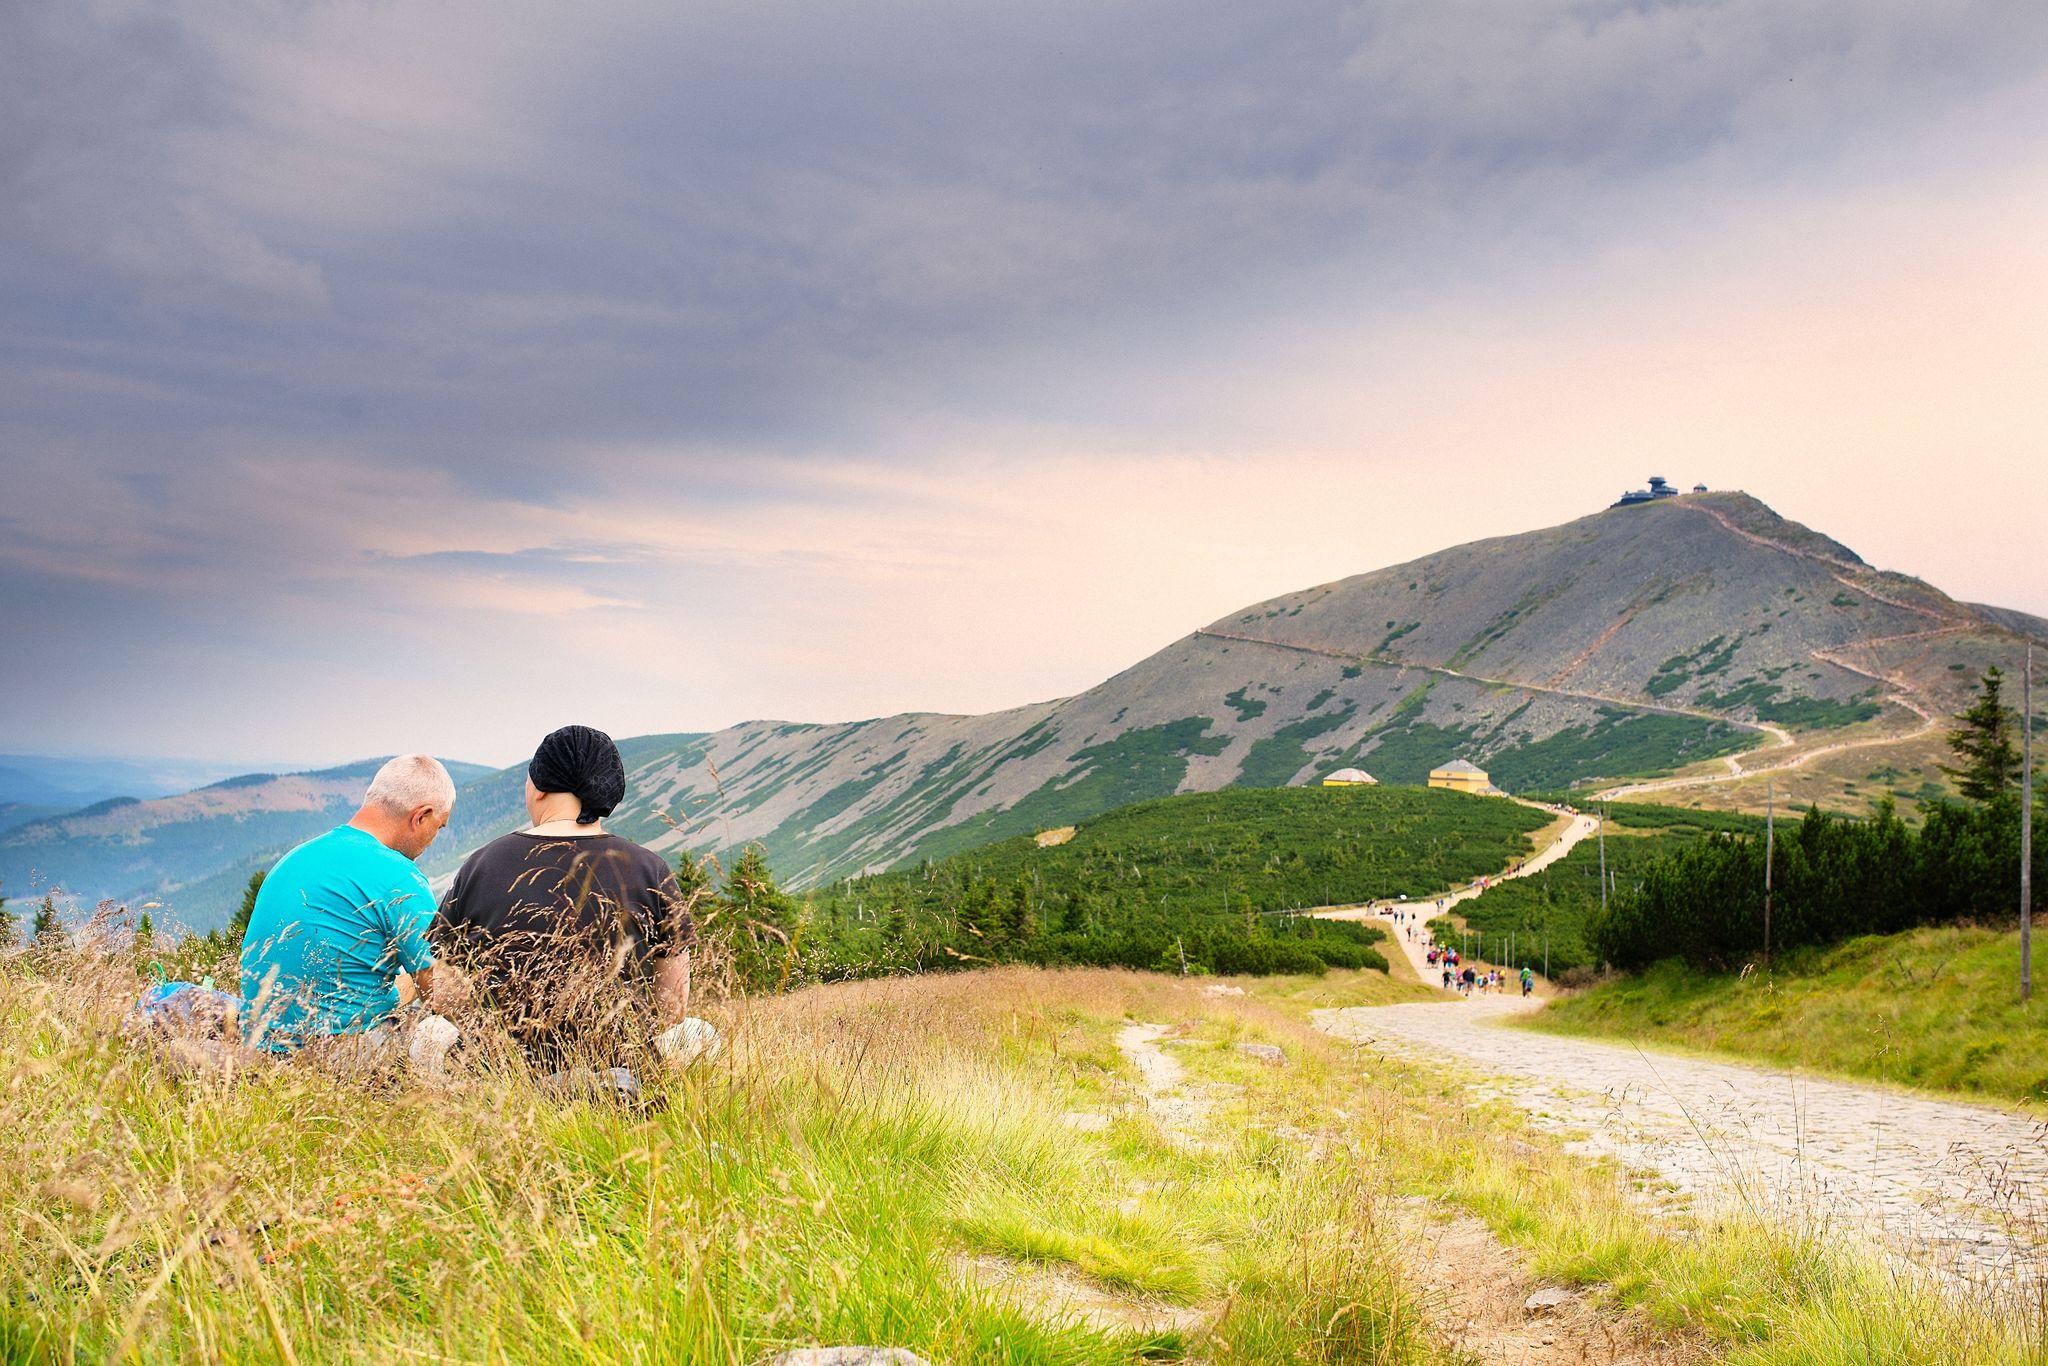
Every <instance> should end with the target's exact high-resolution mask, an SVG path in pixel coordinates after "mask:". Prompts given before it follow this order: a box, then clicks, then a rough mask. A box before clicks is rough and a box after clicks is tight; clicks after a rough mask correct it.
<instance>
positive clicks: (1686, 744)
mask: <svg viewBox="0 0 2048 1366" xmlns="http://www.w3.org/2000/svg"><path fill="white" fill-rule="evenodd" d="M1425 696H1426V693H1425V692H1424V690H1420V689H1418V690H1417V691H1416V692H1414V693H1410V694H1409V695H1408V696H1407V697H1406V698H1404V699H1402V703H1401V705H1400V706H1399V707H1397V708H1396V709H1395V711H1394V713H1393V714H1392V715H1391V716H1390V717H1389V718H1388V720H1387V721H1386V722H1385V723H1384V724H1382V725H1380V726H1379V727H1377V728H1376V729H1374V730H1372V731H1369V732H1367V734H1366V735H1365V736H1364V737H1363V738H1362V739H1361V740H1360V741H1359V742H1358V744H1356V745H1354V746H1353V747H1352V748H1351V749H1350V750H1349V751H1347V752H1346V753H1345V754H1344V755H1343V756H1342V762H1345V763H1361V762H1362V763H1364V764H1365V765H1366V766H1367V767H1368V768H1369V769H1370V770H1371V771H1372V774H1373V776H1374V777H1376V778H1378V779H1379V780H1380V781H1382V782H1392V783H1426V782H1428V781H1429V772H1430V770H1431V769H1433V768H1437V767H1439V766H1441V765H1443V764H1445V763H1447V762H1449V761H1450V760H1452V759H1455V758H1465V759H1473V760H1475V761H1477V762H1478V763H1479V764H1480V766H1481V767H1483V768H1485V769H1486V771H1487V775H1488V776H1489V777H1491V778H1492V779H1493V781H1494V783H1495V785H1496V786H1499V787H1501V788H1503V789H1505V790H1507V791H1509V792H1528V791H1533V790H1538V789H1549V788H1562V787H1564V786H1565V785H1567V784H1570V783H1573V782H1580V781H1585V780H1586V779H1587V778H1588V775H1591V774H1600V775H1602V776H1604V777H1611V778H1621V777H1645V776H1653V775H1661V774H1665V773H1669V772H1670V771H1671V770H1673V769H1675V768H1681V767H1683V766H1685V765H1687V764H1695V763H1699V762H1700V761H1701V760H1704V759H1718V758H1720V757H1722V756H1723V755H1728V754H1739V753H1741V752H1742V751H1743V750H1746V749H1750V748H1753V747H1754V746H1756V745H1758V744H1761V743H1762V742H1763V738H1764V737H1763V736H1761V735H1759V734H1757V733H1756V732H1755V731H1750V730H1744V729H1743V728H1741V727H1739V726H1735V725H1731V724H1729V723H1728V722H1725V721H1707V720H1702V719H1700V718H1697V717H1691V716H1668V715H1664V714H1661V713H1655V712H1631V711H1623V710H1620V709H1618V708H1613V707H1602V708H1601V709H1600V712H1599V715H1598V718H1597V719H1596V720H1595V721H1594V722H1593V724H1592V725H1590V726H1568V727H1566V728H1565V729H1563V730H1560V731H1558V732H1556V733H1555V734H1552V735H1548V736H1545V737H1544V738H1543V739H1541V740H1527V739H1523V740H1506V741H1505V742H1504V737H1505V736H1506V735H1507V732H1508V729H1509V726H1510V723H1512V722H1513V721H1515V720H1516V719H1518V718H1519V717H1520V716H1521V714H1522V711H1523V710H1525V709H1524V708H1518V709H1517V710H1516V711H1514V712H1513V713H1510V714H1509V715H1508V716H1507V717H1504V718H1502V720H1501V721H1500V722H1499V723H1498V724H1497V725H1494V726H1493V727H1492V728H1490V729H1489V728H1486V727H1483V726H1480V725H1466V726H1443V725H1438V724H1436V723H1434V722H1428V721H1422V720H1420V719H1418V718H1419V717H1420V715H1421V710H1422V707H1421V702H1422V699H1423V698H1424V697H1425Z"/></svg>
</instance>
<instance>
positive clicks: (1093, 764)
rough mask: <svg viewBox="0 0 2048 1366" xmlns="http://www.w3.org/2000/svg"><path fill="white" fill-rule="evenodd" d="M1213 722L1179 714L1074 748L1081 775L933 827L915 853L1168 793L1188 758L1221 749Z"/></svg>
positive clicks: (951, 850) (950, 850)
mask: <svg viewBox="0 0 2048 1366" xmlns="http://www.w3.org/2000/svg"><path fill="white" fill-rule="evenodd" d="M1214 724H1215V722H1214V721H1213V720H1212V719H1211V718H1210V717H1207V716H1184V717H1182V718H1181V719H1180V720H1178V721H1168V722H1166V723H1164V724H1162V725H1157V726H1143V727H1140V728H1138V729H1135V730H1127V731H1125V732H1123V734H1121V735H1118V736H1116V737H1115V738H1114V739H1111V740H1105V741H1103V742H1102V743H1101V744H1095V745H1090V746H1088V747H1087V748H1085V749H1082V750H1078V751H1076V752H1075V753H1074V755H1073V756H1072V762H1073V763H1074V764H1075V765H1077V766H1078V768H1079V770H1080V773H1079V776H1078V777H1075V776H1072V775H1071V774H1069V775H1062V776H1061V777H1059V778H1057V779H1055V780H1053V781H1052V782H1049V783H1047V784H1046V785H1045V786H1043V787H1041V788H1039V789H1038V790H1037V791H1035V792H1032V793H1030V794H1028V795H1027V796H1025V797H1024V799H1023V800H1022V801H1019V802H1018V803H1017V804H1016V805H1014V806H1010V807H1007V808H1005V809H1004V810H1001V811H996V812H991V813H989V814H987V815H986V816H973V817H970V818H969V819H967V820H965V821H963V822H961V823H960V824H958V825H953V826H949V827H947V828H945V829H942V830H938V831H935V832H933V833H932V834H931V835H929V836H928V837H926V838H925V839H923V840H920V841H919V842H918V845H917V849H916V851H915V853H914V854H913V855H912V857H914V858H945V857H947V856H949V855H952V854H957V853H960V852H962V851H964V850H968V849H973V848H976V847H978V846H980V845H983V844H987V843H989V842H990V841H992V840H1000V839H1004V838H1007V837H1008V836H1011V835H1016V834H1020V833H1023V832H1025V831H1038V830H1044V829H1047V828H1049V827H1052V826H1057V825H1070V824H1072V823H1073V822H1075V821H1080V820H1086V819H1087V818H1088V817H1090V816H1095V815H1100V814H1101V813H1102V812H1104V811H1110V810H1114V809H1115V808H1117V807H1119V806H1128V805H1130V804H1131V803H1133V802H1141V801H1144V800H1146V799H1147V798H1150V797H1164V796H1167V795H1169V794H1170V793H1172V792H1174V791H1175V790H1176V789H1177V788H1179V787H1180V785H1181V782H1182V780H1183V779H1185V778H1186V777H1187V774H1188V758H1189V756H1191V755H1195V754H1221V753H1222V752H1223V750H1224V748H1225V746H1227V745H1228V744H1229V743H1230V741H1229V739H1228V737H1226V736H1220V735H1219V736H1211V735H1210V734H1209V727H1210V726H1212V725H1214ZM949 806H950V804H949Z"/></svg>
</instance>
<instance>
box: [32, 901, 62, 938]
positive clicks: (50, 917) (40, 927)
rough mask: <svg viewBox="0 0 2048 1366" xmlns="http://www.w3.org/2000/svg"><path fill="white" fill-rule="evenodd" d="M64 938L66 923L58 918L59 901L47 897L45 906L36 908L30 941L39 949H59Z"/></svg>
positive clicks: (44, 902)
mask: <svg viewBox="0 0 2048 1366" xmlns="http://www.w3.org/2000/svg"><path fill="white" fill-rule="evenodd" d="M63 938H64V922H63V921H61V920H59V919H58V918H57V899H56V897H54V896H45V897H44V898H43V904H42V905H40V906H38V907H36V918H35V923H34V925H33V926H32V927H31V928H30V931H29V940H30V942H31V943H32V944H34V945H35V946H36V947H37V948H44V949H50V948H59V947H62V943H61V941H62V940H63Z"/></svg>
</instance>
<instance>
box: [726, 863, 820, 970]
mask: <svg viewBox="0 0 2048 1366" xmlns="http://www.w3.org/2000/svg"><path fill="white" fill-rule="evenodd" d="M718 899H719V904H720V906H721V908H722V909H724V910H725V911H726V912H727V913H728V914H729V916H730V918H731V927H730V929H729V930H728V931H727V932H726V935H725V941H726V943H728V944H729V945H730V946H731V949H732V962H733V971H734V972H735V973H736V974H737V975H738V976H739V978H740V980H741V981H743V982H745V983H747V984H748V985H750V986H753V987H778V988H779V987H783V986H787V985H789V984H790V983H791V982H792V981H793V980H795V979H796V978H797V977H798V976H799V975H800V970H801V967H802V961H801V957H800V942H799V941H800V938H801V934H802V925H801V923H800V922H801V920H802V909H801V908H800V907H799V906H798V905H797V903H796V901H795V899H794V898H792V897H790V896H789V895H788V894H787V893H785V892H784V891H783V890H782V889H781V888H780V887H778V886H777V885H776V883H775V875H774V874H773V873H772V872H770V871H769V868H768V855H767V853H766V851H764V850H763V849H762V848H761V846H760V845H758V844H750V845H748V846H747V847H746V848H745V849H744V850H742V851H741V852H740V856H739V858H738V859H736V860H734V862H733V865H732V868H731V870H730V871H728V872H727V873H726V876H725V887H724V888H723V890H722V891H721V892H720V894H719V898H718Z"/></svg>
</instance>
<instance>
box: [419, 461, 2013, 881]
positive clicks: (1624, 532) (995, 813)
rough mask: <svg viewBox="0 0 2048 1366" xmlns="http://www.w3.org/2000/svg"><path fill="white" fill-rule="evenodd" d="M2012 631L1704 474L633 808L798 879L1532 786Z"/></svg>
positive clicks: (1905, 681) (1927, 691) (1980, 650)
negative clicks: (1253, 798)
mask: <svg viewBox="0 0 2048 1366" xmlns="http://www.w3.org/2000/svg"><path fill="white" fill-rule="evenodd" d="M2018 632H2027V633H2029V634H2031V635H2032V636H2034V637H2035V638H2037V639H2041V640H2044V641H2048V622H2042V621H2041V620H2040V619H2038V618H2032V617H2027V616H2025V615H2024V614H2020V613H2012V612H2004V611H1999V610H1995V609H1992V610H1987V609H1982V608H1976V607H1972V606H1970V605H1968V604H1964V603H1959V602H1956V601H1954V600H1953V599H1951V598H1949V597H1947V596H1946V595H1945V594H1943V593H1941V592H1940V591H1938V590H1937V589H1934V588H1932V587H1931V586H1929V585H1927V584H1925V583H1922V582H1920V581H1918V580H1916V579H1911V578H1907V577H1905V576H1903V575H1898V574H1892V573H1886V572H1883V571H1879V570H1875V569H1872V568H1871V567H1870V566H1868V565H1866V564H1864V563H1863V562H1862V561H1861V560H1860V559H1859V558H1858V557H1857V556H1856V555H1855V554H1854V553H1853V552H1852V551H1850V550H1848V549H1847V548H1846V547H1844V546H1841V545H1840V544H1838V543H1836V542H1834V541H1832V540H1830V539H1828V538H1827V537H1825V536H1822V535H1820V534H1818V533H1816V532H1814V531H1811V530H1809V529H1808V528H1805V527H1802V526H1800V525H1798V524H1797V523H1793V522H1789V521H1786V520H1784V519H1782V518H1780V517H1778V516H1777V515H1776V514H1775V513H1773V512H1772V511H1771V510H1770V509H1769V508H1768V507H1766V506H1764V504H1762V503H1761V502H1758V501H1757V500H1756V499H1754V498H1751V497H1749V496H1747V495H1745V494H1740V493H1706V494H1692V495H1687V496H1685V497H1681V498H1675V499H1669V500H1665V501H1662V502H1659V503H1655V504H1650V505H1645V506H1637V507H1628V508H1615V509H1610V510H1607V511H1603V512H1599V513H1595V514H1594V515H1592V516H1589V517H1584V518H1581V519H1579V520H1577V521H1575V522H1570V523H1567V524H1566V525H1564V526H1559V527H1553V528H1550V529H1547V530H1543V531H1536V532H1530V533H1527V534H1524V535H1519V536H1509V537H1502V538H1498V539H1494V540H1488V541H1479V542H1474V543H1472V544H1470V545H1464V546H1458V547H1455V548H1453V549H1450V550H1445V551H1442V552H1439V553H1437V554H1434V555H1430V556H1426V557H1424V558H1423V559H1420V560H1416V561H1414V562H1412V563H1409V564H1405V565H1397V566H1394V567H1392V568H1388V569H1380V570H1375V571H1373V572H1371V573H1367V574H1361V575H1358V576H1357V577H1354V578H1350V579H1345V580H1341V581H1339V582H1336V583H1331V584H1324V585H1321V586H1319V587H1316V588H1311V589H1307V590H1304V591H1302V592H1299V593H1292V594H1288V595H1286V596H1284V597H1280V598H1276V599H1273V600H1272V601H1269V602H1263V603H1258V604H1256V605H1254V606H1252V607H1249V608H1245V609H1243V610H1240V611H1238V612H1234V613H1231V614H1230V615H1229V616H1226V617H1224V618H1222V619H1220V620H1218V621H1216V622H1213V623H1211V624H1210V625H1209V626H1206V627H1204V628H1202V629H1200V630H1198V631H1195V632H1193V633H1191V634H1190V635H1188V636H1187V637H1185V638H1183V639H1181V640H1179V641H1176V642H1174V643H1173V644H1171V645H1169V646H1167V647H1166V648H1165V649H1164V650H1161V651H1159V652H1158V653H1157V654H1155V655H1153V656H1151V657H1150V658H1147V659H1145V660H1142V661H1140V662H1139V663H1137V664H1135V665H1133V666H1132V667H1131V668H1129V669H1127V670H1125V671H1124V672H1123V673H1120V674H1118V675H1116V676H1115V677H1114V678H1111V679H1108V680H1107V681H1105V682H1103V683H1102V684H1100V685H1098V686H1097V687H1094V688H1091V689H1089V690H1088V691H1087V692H1084V693H1082V694H1080V695H1078V696H1075V697H1071V698H1064V699H1060V700H1058V701H1053V702H1045V703H1039V704H1035V705H1033V706H1029V707H1020V708H1017V709H1016V710H1014V711H1008V712H1000V713H996V714H993V715H988V716H975V717H959V716H930V715H905V716H897V717H889V718H885V719H882V720H876V721H867V722H861V723H857V724H848V725H838V726H805V725H793V724H786V723H776V722H767V721H763V722H755V723H750V724H747V725H742V726H737V727H734V728H733V729H731V730H728V731H724V732H721V733H719V734H717V735H713V736H708V737H704V738H701V739H696V740H692V741H690V742H688V743H687V744H684V745H681V746H679V747H678V748H677V749H676V750H675V751H674V752H672V753H670V754H666V755H661V756H650V757H648V758H647V759H646V760H645V761H644V762H643V763H642V764H640V765H639V767H638V768H637V770H636V772H635V774H634V792H635V798H634V801H635V809H634V814H633V823H634V827H635V833H636V834H638V835H639V836H641V837H642V838H646V839H648V840H650V841H651V842H652V843H654V844H655V845H656V846H657V847H665V848H680V847H690V848H698V849H707V848H708V849H712V850H720V849H730V848H733V847H736V846H738V845H740V844H742V843H745V842H746V841H749V840H760V841H761V842H762V843H764V844H765V845H766V846H767V848H768V850H769V852H770V854H771V856H772V857H773V858H774V860H775V863H776V866H778V867H779V868H781V869H783V870H784V871H785V873H786V875H787V876H788V877H789V878H790V879H791V880H792V881H793V882H796V883H799V884H803V883H814V882H818V881H822V880H824V879H827V878H830V877H833V876H837V875H841V874H844V873H847V872H851V871H855V870H857V869H861V868H869V867H879V866H887V865H890V864H894V863H897V862H900V861H902V860H905V859H908V858H914V857H919V856H926V855H936V854H944V853H950V852H953V851H956V850H958V849H962V848H967V847H971V846H973V845H975V844H979V843H983V842H985V841H988V840H990V839H994V838H999V837H1001V836H1005V835H1011V834H1016V833H1020V832H1023V831H1027V830H1033V829H1039V828H1043V827H1045V826H1050V825H1058V824H1064V823H1067V822H1071V821H1074V820H1077V819H1082V818H1085V817H1087V816H1088V815H1091V814H1093V813H1095V812H1098V811H1102V810H1106V809H1108V808H1110V807H1113V806H1117V805H1121V804H1123V803H1125V802H1129V801H1135V800H1139V799H1142V798H1146V797H1153V796H1161V795H1165V794H1167V793H1170V792H1175V791H1203V790H1212V789H1215V788H1220V787H1226V786H1231V785H1250V786H1277V785H1283V784H1288V783H1298V782H1307V781H1313V780H1314V779H1315V778H1316V777H1317V776H1318V775H1320V774H1321V773H1324V772H1327V771H1329V770H1331V769H1334V768H1337V767H1341V766H1345V765H1351V764H1357V765H1362V766H1363V767H1365V768H1367V769H1368V770H1369V771H1371V772H1372V773H1373V774H1374V775H1375V776H1376V777H1379V778H1380V779H1382V780H1383V781H1393V782H1419V781H1422V780H1423V779H1424V777H1425V776H1426V774H1427V771H1428V769H1429V768H1431V767H1432V766H1435V765H1437V764H1441V763H1443V762H1445V761H1446V760H1448V759H1451V758H1456V757H1463V758H1468V759H1471V760H1474V761H1476V762H1478V763H1480V764H1482V765H1484V766H1486V767H1487V768H1488V769H1489V771H1490V772H1491V773H1492V774H1493V777H1494V779H1495V781H1496V782H1497V783H1499V784H1500V785H1502V786H1504V787H1508V788H1532V787H1562V786H1564V785H1566V784H1568V783H1571V782H1575V781H1586V780H1590V779H1594V778H1613V777H1621V776H1625V775H1631V774H1642V773H1655V772H1659V771H1668V770H1672V769H1682V768H1687V767H1688V766H1692V765H1698V764H1701V763H1702V762H1703V761H1709V760H1722V762H1724V763H1728V762H1730V761H1729V760H1728V759H1727V758H1726V756H1736V755H1741V754H1744V753H1745V752H1746V751H1749V750H1752V749H1764V750H1768V751H1771V752H1772V755H1773V757H1772V759H1771V761H1770V762H1773V763H1776V762H1782V761H1784V760H1786V759H1790V758H1796V757H1797V756H1798V754H1799V753H1801V752H1803V751H1804V750H1806V749H1808V748H1815V747H1819V746H1822V745H1844V744H1849V745H1854V744H1861V743H1874V742H1878V741H1885V740H1888V739H1890V738H1893V737H1897V736H1900V735H1904V734H1909V733H1912V732H1916V731H1917V732H1921V733H1923V734H1924V733H1925V732H1926V731H1927V730H1928V728H1929V723H1928V719H1927V718H1932V717H1938V716H1943V715H1946V714H1947V713H1950V712H1952V711H1954V710H1956V709H1957V708H1959V707H1960V706H1961V705H1962V704H1963V700H1964V698H1965V696H1966V694H1967V691H1968V688H1969V686H1970V685H1971V684H1972V683H1973V682H1974V680H1975V679H1976V677H1977V676H1978V673H1979V672H1981V669H1982V667H1983V665H1984V664H1985V663H1987V662H1992V661H1994V660H2000V659H2005V660H2009V659H2010V658H2011V657H2012V656H2013V655H2014V654H2015V653H2016V649H2017V640H2018V636H2017V634H2016V633H2018ZM1778 751H1784V753H1783V754H1782V755H1780V754H1778ZM1744 762H1745V761H1744V760H1740V759H1736V760H1733V761H1732V764H1731V766H1732V765H1739V764H1742V763H1744ZM1747 762H1749V763H1751V764H1755V765H1758V767H1757V768H1756V770H1755V771H1758V772H1761V771H1762V767H1761V765H1762V762H1763V761H1762V760H1760V759H1757V758H1754V757H1752V759H1750V760H1748V761H1747ZM1716 771H1721V770H1720V769H1719V768H1718V767H1717V768H1716ZM669 822H674V824H673V825H670V824H669ZM453 854H454V851H453V850H451V851H449V853H448V854H447V855H445V856H444V857H453Z"/></svg>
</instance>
